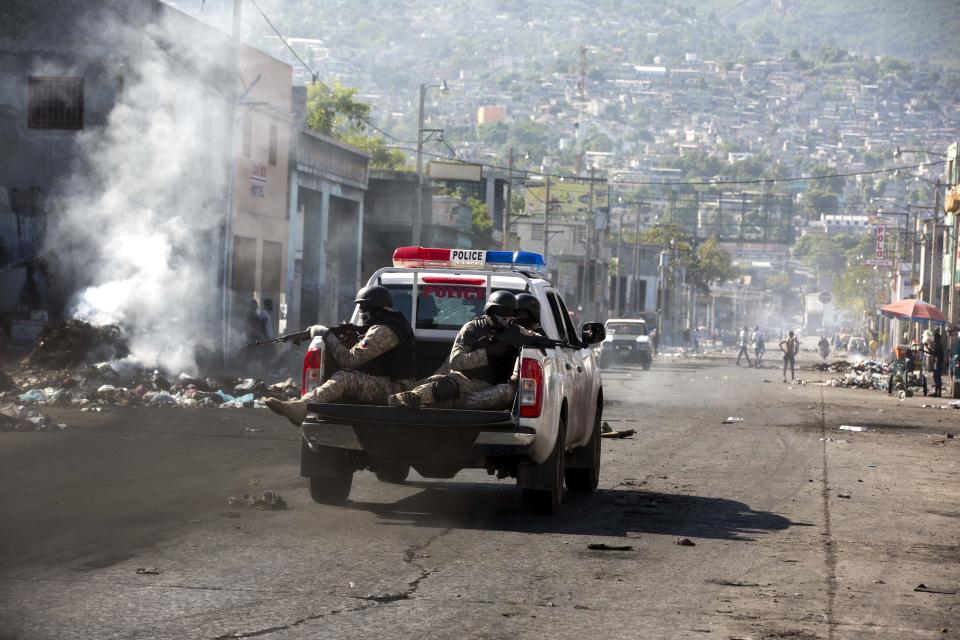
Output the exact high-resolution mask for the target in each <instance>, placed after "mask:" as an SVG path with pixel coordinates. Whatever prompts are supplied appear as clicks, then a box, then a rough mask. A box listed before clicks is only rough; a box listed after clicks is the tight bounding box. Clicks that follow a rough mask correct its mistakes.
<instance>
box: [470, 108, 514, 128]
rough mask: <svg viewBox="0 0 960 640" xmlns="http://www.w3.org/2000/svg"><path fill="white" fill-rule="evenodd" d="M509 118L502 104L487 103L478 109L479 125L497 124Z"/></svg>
mask: <svg viewBox="0 0 960 640" xmlns="http://www.w3.org/2000/svg"><path fill="white" fill-rule="evenodd" d="M506 120H507V110H506V109H504V108H503V107H500V106H495V105H487V106H483V107H480V108H479V109H477V125H478V126H479V125H484V124H487V125H490V124H497V123H498V122H505V121H506Z"/></svg>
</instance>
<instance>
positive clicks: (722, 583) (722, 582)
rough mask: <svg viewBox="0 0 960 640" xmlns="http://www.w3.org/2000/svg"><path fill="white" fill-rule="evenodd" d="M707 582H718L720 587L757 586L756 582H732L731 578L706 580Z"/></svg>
mask: <svg viewBox="0 0 960 640" xmlns="http://www.w3.org/2000/svg"><path fill="white" fill-rule="evenodd" d="M706 582H707V584H718V585H720V586H721V587H759V586H760V585H759V584H757V583H756V582H734V581H733V580H707V581H706Z"/></svg>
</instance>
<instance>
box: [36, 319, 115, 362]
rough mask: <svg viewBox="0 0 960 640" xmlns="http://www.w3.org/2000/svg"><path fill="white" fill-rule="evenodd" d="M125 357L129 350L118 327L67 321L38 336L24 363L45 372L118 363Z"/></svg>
mask: <svg viewBox="0 0 960 640" xmlns="http://www.w3.org/2000/svg"><path fill="white" fill-rule="evenodd" d="M129 354H130V348H129V347H128V346H127V341H126V340H125V339H124V337H123V334H122V333H121V332H120V327H118V326H116V325H103V326H100V327H95V326H93V325H91V324H88V323H86V322H83V321H82V320H74V319H70V320H67V321H65V322H63V323H61V324H58V325H53V326H49V327H47V328H45V329H44V330H43V331H42V332H40V335H39V336H38V337H37V343H36V345H35V346H34V348H33V351H32V352H31V353H30V355H29V356H28V357H27V362H28V363H29V364H30V365H32V366H37V367H46V368H51V367H53V368H59V367H75V366H77V365H79V364H82V363H84V362H97V361H103V360H118V359H121V358H125V357H127V356H128V355H129Z"/></svg>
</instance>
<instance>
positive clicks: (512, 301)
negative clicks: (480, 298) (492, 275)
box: [483, 291, 517, 316]
mask: <svg viewBox="0 0 960 640" xmlns="http://www.w3.org/2000/svg"><path fill="white" fill-rule="evenodd" d="M498 311H499V313H497V312H498ZM483 312H484V313H485V314H487V315H491V316H492V315H500V316H515V315H517V298H516V296H514V295H513V294H512V293H510V292H509V291H494V292H493V293H491V294H490V297H489V298H487V303H486V304H485V305H483Z"/></svg>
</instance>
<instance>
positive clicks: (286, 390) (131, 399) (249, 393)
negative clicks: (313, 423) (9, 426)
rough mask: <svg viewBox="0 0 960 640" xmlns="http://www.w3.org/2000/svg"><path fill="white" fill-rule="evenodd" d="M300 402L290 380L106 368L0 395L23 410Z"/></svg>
mask: <svg viewBox="0 0 960 640" xmlns="http://www.w3.org/2000/svg"><path fill="white" fill-rule="evenodd" d="M299 396H300V386H299V385H298V384H297V383H296V382H294V381H293V379H292V378H287V379H286V380H284V381H282V382H278V383H276V384H271V385H268V384H266V383H265V382H264V381H263V380H260V379H257V378H230V377H226V378H212V377H204V378H200V377H193V376H191V375H189V374H186V373H181V374H180V375H179V376H177V377H175V378H173V377H168V376H167V375H165V374H164V373H163V372H161V371H159V370H147V369H142V368H139V367H129V366H128V367H125V368H124V373H122V374H121V373H120V372H119V371H117V369H114V368H113V366H111V365H110V363H107V362H100V363H97V364H94V365H89V366H86V367H81V368H78V369H75V370H59V371H42V370H36V369H28V370H25V371H23V372H22V375H20V376H19V380H16V379H15V387H14V388H13V389H9V390H7V391H4V392H0V400H6V401H12V402H17V403H20V404H23V405H72V406H81V407H101V406H155V407H165V406H171V407H172V406H179V407H208V408H224V409H239V408H248V409H249V408H263V407H265V406H266V405H265V404H264V401H265V399H266V398H278V399H280V400H289V399H292V398H298V397H299Z"/></svg>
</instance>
